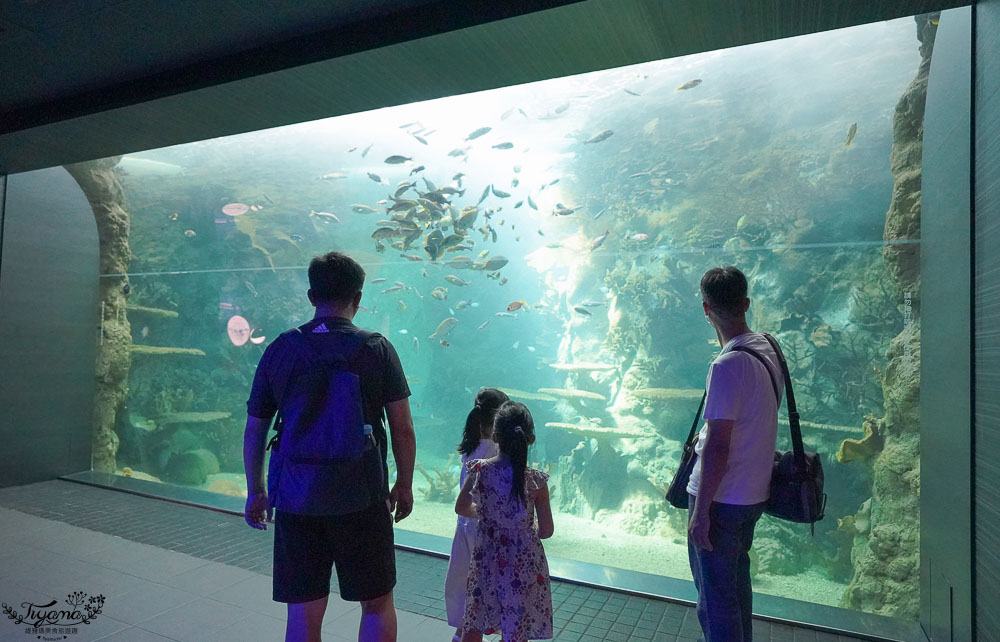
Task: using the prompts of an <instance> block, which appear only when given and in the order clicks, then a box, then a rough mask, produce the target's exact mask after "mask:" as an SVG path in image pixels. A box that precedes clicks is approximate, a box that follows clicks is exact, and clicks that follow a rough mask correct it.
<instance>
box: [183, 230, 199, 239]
mask: <svg viewBox="0 0 1000 642" xmlns="http://www.w3.org/2000/svg"><path fill="white" fill-rule="evenodd" d="M196 234H197V233H196V232H195V231H194V230H184V236H186V237H188V238H193V237H194V236H196Z"/></svg>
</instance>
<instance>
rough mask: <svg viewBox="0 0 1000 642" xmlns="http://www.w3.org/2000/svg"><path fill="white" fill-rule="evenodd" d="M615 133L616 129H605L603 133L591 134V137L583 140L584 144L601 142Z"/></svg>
mask: <svg viewBox="0 0 1000 642" xmlns="http://www.w3.org/2000/svg"><path fill="white" fill-rule="evenodd" d="M614 133H615V132H614V131H612V130H610V129H605V130H604V131H602V132H601V133H599V134H594V135H593V136H591V137H590V138H588V139H587V140H585V141H583V144H584V145H589V144H591V143H599V142H601V141H602V140H607V139H609V138H611V136H612V135H613V134H614Z"/></svg>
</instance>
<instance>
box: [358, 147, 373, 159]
mask: <svg viewBox="0 0 1000 642" xmlns="http://www.w3.org/2000/svg"><path fill="white" fill-rule="evenodd" d="M374 146H375V143H372V144H371V145H369V146H368V147H365V151H363V152H361V158H364V157H365V156H367V155H368V152H369V151H370V150H371V148H372V147H374Z"/></svg>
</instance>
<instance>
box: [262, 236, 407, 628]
mask: <svg viewBox="0 0 1000 642" xmlns="http://www.w3.org/2000/svg"><path fill="white" fill-rule="evenodd" d="M363 284H364V270H363V269H362V267H361V266H360V265H359V264H358V263H357V262H355V261H354V260H353V259H351V258H350V257H347V256H345V255H343V254H340V253H338V252H330V253H329V254H325V255H320V256H317V257H315V258H314V259H313V260H312V262H311V263H310V265H309V287H310V289H309V292H308V297H309V301H310V303H312V305H313V306H315V307H316V314H315V316H314V317H313V319H312V321H310V322H309V323H306V324H305V325H303V326H301V327H300V328H299V330H292V331H290V332H285V333H283V334H282V335H281V336H279V337H278V338H277V339H275V340H274V341H273V342H272V343H271V344H270V345H269V346H268V347H267V350H265V352H264V354H263V356H262V357H261V360H260V364H259V365H258V367H257V372H256V374H255V376H254V381H253V387H252V389H251V392H250V398H249V400H248V401H247V427H246V433H245V435H244V445H243V459H244V466H245V468H246V475H247V503H246V511H245V517H246V521H247V523H248V524H249V525H250V526H252V527H254V528H258V529H266V528H267V524H266V523H267V521H271V517H272V515H274V524H275V535H274V599H275V601H278V602H286V603H288V624H287V629H286V637H285V639H286V641H291V640H296V641H298V640H309V641H312V640H316V641H319V640H320V634H321V626H322V622H323V615H324V613H325V612H326V605H327V599H328V597H329V591H330V576H331V570H332V567H333V566H334V565H336V568H337V577H338V580H339V585H340V594H341V597H343V599H345V600H350V601H359V602H361V611H362V616H361V628H360V633H359V639H362V640H366V641H368V640H378V641H387V642H394V641H395V640H396V612H395V608H394V606H393V602H392V588H393V586H394V585H395V583H396V566H395V550H394V548H393V533H392V521H393V516H392V511H395V521H396V522H399V521H400V520H402V519H404V518H405V517H406V516H407V515H409V514H410V511H411V510H412V509H413V491H412V482H413V466H414V458H415V456H416V439H415V437H414V433H413V420H412V418H411V416H410V405H409V400H408V397H409V396H410V390H409V387H408V386H407V384H406V378H405V376H404V375H403V369H402V366H401V365H400V362H399V357H398V356H397V354H396V351H395V349H394V348H393V347H392V344H390V343H389V341H388V340H387V339H386V338H385V337H383V336H381V335H379V334H372V335H371V336H370V337H369V338H368V339H367V340H366V341H364V343H363V344H362V345H361V347H360V348H358V349H357V351H356V352H355V353H354V355H353V357H351V358H350V359H349V361H348V363H347V369H348V370H349V371H350V372H353V373H354V374H356V375H357V376H358V379H359V381H360V386H361V393H362V400H363V406H364V416H365V422H366V423H367V424H368V425H370V426H371V427H372V433H373V435H374V437H375V440H376V442H377V443H378V446H379V448H380V451H381V453H380V454H381V463H382V468H383V473H384V474H383V476H382V479H383V480H386V481H385V483H384V484H383V488H382V489H381V492H379V493H377V495H378V497H377V498H376V500H375V501H374V502H373V503H372V505H371V506H369V507H368V508H366V509H364V510H361V511H358V512H353V513H348V514H345V515H301V514H296V513H291V512H288V511H284V510H282V502H281V498H280V497H279V498H278V499H277V506H276V507H272V505H271V501H270V498H269V497H268V495H267V490H266V487H265V483H264V450H265V441H266V439H267V432H268V429H269V427H270V424H271V419H272V418H273V417H274V415H275V413H276V412H277V411H278V410H280V409H282V403H281V400H282V398H285V399H287V397H283V396H282V394H283V392H285V391H286V390H287V388H286V386H295V385H296V381H297V377H298V375H300V374H303V373H304V372H305V371H306V369H307V368H308V365H309V364H308V361H307V359H306V358H304V357H303V356H302V349H301V348H298V349H296V347H295V345H294V344H295V342H296V341H302V340H303V339H302V338H301V337H297V336H296V335H297V333H298V332H299V331H301V333H302V335H304V336H305V339H308V340H309V344H310V345H311V346H312V347H313V348H315V349H316V350H318V351H319V352H321V353H323V354H324V355H325V354H327V353H329V354H336V353H337V352H338V349H340V348H342V346H343V345H344V343H345V341H350V339H351V338H352V337H353V336H354V335H356V334H357V333H358V332H360V331H359V329H358V328H357V327H356V326H355V325H354V324H353V323H352V322H351V320H352V319H353V318H354V315H355V314H356V313H357V311H358V307H359V306H360V301H361V288H362V286H363ZM383 411H384V412H385V415H386V416H387V418H388V420H389V432H390V433H391V435H392V452H393V457H394V459H395V462H396V482H395V484H394V485H393V487H392V489H391V490H390V489H389V487H388V481H387V480H388V474H387V472H388V471H387V466H386V457H387V452H388V441H389V440H388V438H387V435H386V430H385V426H384V424H383V422H382V413H383ZM283 416H284V415H283ZM272 456H273V455H272ZM358 483H359V484H360V483H364V481H363V480H358ZM279 495H280V492H279ZM274 508H277V512H276V514H274Z"/></svg>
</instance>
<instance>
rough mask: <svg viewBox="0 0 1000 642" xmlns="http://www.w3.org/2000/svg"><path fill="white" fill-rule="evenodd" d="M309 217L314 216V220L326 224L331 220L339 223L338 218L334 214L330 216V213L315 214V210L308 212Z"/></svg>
mask: <svg viewBox="0 0 1000 642" xmlns="http://www.w3.org/2000/svg"><path fill="white" fill-rule="evenodd" d="M309 216H315V217H316V218H319V219H320V220H323V221H325V222H327V223H329V222H330V221H331V220H333V221H337V222H338V223H339V222H340V218H338V217H337V215H336V214H331V213H330V212H317V211H316V210H310V211H309Z"/></svg>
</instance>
